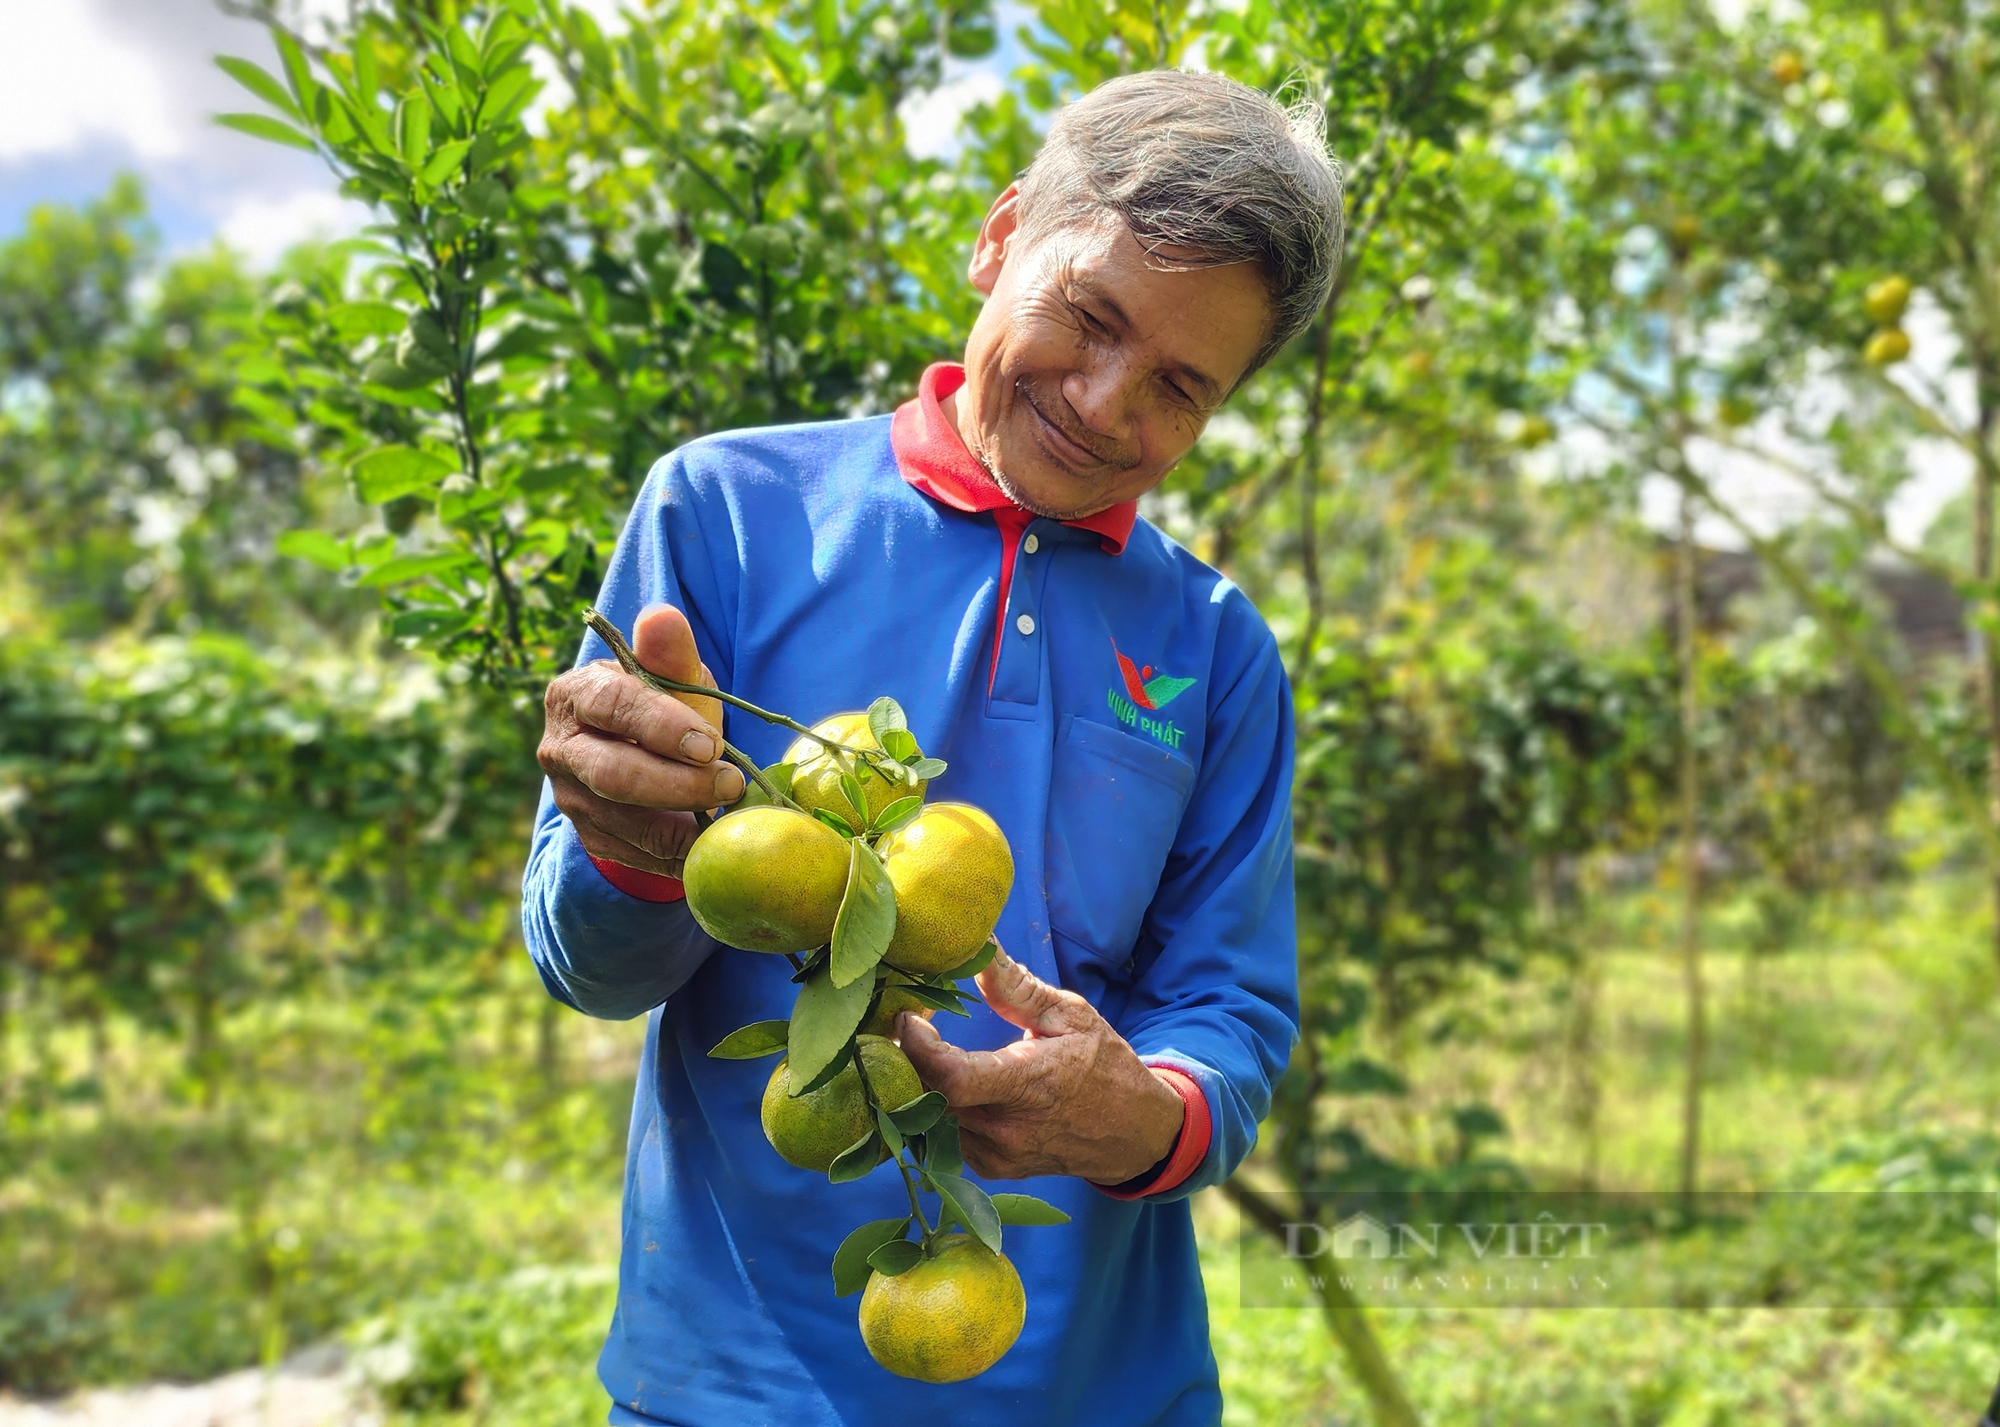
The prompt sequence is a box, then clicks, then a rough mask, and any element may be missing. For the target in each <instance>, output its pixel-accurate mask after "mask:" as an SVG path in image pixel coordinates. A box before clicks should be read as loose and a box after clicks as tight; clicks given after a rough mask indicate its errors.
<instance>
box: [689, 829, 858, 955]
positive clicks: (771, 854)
mask: <svg viewBox="0 0 2000 1427" xmlns="http://www.w3.org/2000/svg"><path fill="white" fill-rule="evenodd" d="M848 858H849V854H848V851H847V839H846V838H844V837H842V836H841V835H840V834H839V833H837V832H835V831H834V830H833V829H832V828H830V827H828V826H827V825H826V824H825V823H823V822H821V821H819V820H818V819H817V818H810V817H807V816H806V815H805V814H804V813H801V812H795V811H793V810H792V809H791V808H778V807H772V806H770V805H769V804H760V805H758V806H755V807H748V808H742V809H739V810H738V811H736V812H733V813H726V814H724V815H723V816H722V817H719V818H717V819H716V820H715V822H714V823H713V824H712V825H711V826H710V827H709V828H708V829H706V830H705V831H704V832H703V833H702V835H701V836H700V837H698V838H696V839H695V840H694V846H693V847H691V848H689V849H688V855H687V862H686V864H685V865H684V867H683V868H682V870H681V885H682V886H683V887H684V888H685V889H686V891H687V905H688V910H689V911H690V912H692V913H693V914H694V919H695V921H697V922H699V923H700V924H701V929H702V930H703V931H705V932H707V933H708V934H709V935H710V936H712V937H714V938H715V939H716V940H717V941H719V942H721V943H722V944H723V945H724V946H733V947H736V948H738V949H739V950H742V951H774V952H785V951H811V950H812V949H813V948H814V947H816V946H824V945H825V944H826V943H827V942H828V941H829V940H831V939H832V937H833V920H834V918H835V917H836V916H838V915H839V914H840V899H841V897H842V896H843V895H844V894H845V893H846V891H847V867H848Z"/></svg>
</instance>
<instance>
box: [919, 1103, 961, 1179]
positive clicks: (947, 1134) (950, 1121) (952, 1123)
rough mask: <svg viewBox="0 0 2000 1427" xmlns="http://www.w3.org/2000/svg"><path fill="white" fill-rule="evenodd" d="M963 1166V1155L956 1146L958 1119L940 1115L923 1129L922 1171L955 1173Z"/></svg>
mask: <svg viewBox="0 0 2000 1427" xmlns="http://www.w3.org/2000/svg"><path fill="white" fill-rule="evenodd" d="M964 1168H965V1156H964V1155H963V1154H962V1153H960V1151H959V1148H958V1121H957V1120H956V1119H955V1118H953V1117H952V1116H950V1115H940V1116H938V1118H937V1123H936V1124H934V1125H932V1126H931V1127H930V1128H929V1129H928V1130H926V1131H924V1172H925V1173H926V1174H957V1173H958V1172H959V1171H960V1170H961V1169H964Z"/></svg>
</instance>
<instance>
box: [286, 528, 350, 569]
mask: <svg viewBox="0 0 2000 1427" xmlns="http://www.w3.org/2000/svg"><path fill="white" fill-rule="evenodd" d="M278 553H279V554H280V555H289V556H291V557H292V558H293V559H294V560H306V561H309V562H311V563H312V564H315V565H317V566H319V567H320V568H321V569H322V570H336V571H338V570H345V569H346V568H347V564H348V557H347V547H346V546H345V545H343V544H342V543H341V542H340V541H338V540H335V539H334V538H333V537H332V536H331V535H328V534H327V533H326V532H325V531H324V530H287V531H286V532H285V533H284V534H283V535H280V536H279V537H278Z"/></svg>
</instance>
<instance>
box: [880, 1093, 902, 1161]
mask: <svg viewBox="0 0 2000 1427" xmlns="http://www.w3.org/2000/svg"><path fill="white" fill-rule="evenodd" d="M875 1128H876V1129H877V1130H879V1131H880V1132H881V1134H882V1143H883V1144H885V1145H887V1146H888V1147H889V1154H890V1157H891V1158H893V1157H895V1156H896V1155H899V1154H901V1153H902V1152H903V1132H902V1131H901V1130H899V1129H897V1128H896V1122H895V1121H894V1120H893V1119H891V1118H890V1116H889V1112H888V1111H887V1110H884V1109H883V1108H882V1107H881V1106H880V1105H877V1106H876V1107H875Z"/></svg>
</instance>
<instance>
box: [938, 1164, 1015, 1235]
mask: <svg viewBox="0 0 2000 1427" xmlns="http://www.w3.org/2000/svg"><path fill="white" fill-rule="evenodd" d="M931 1184H932V1185H933V1186H935V1187H936V1189H937V1192H938V1193H939V1194H941V1195H943V1196H944V1197H945V1199H946V1200H947V1201H949V1202H950V1204H951V1207H952V1209H953V1210H954V1211H955V1212H956V1213H957V1215H958V1222H959V1223H961V1224H963V1225H965V1227H966V1228H967V1229H969V1230H971V1231H972V1237H973V1238H975V1239H977V1240H979V1242H980V1243H982V1244H984V1245H986V1247H987V1248H989V1249H991V1250H993V1252H994V1253H996V1254H997V1253H999V1252H1000V1212H999V1211H998V1210H997V1209H995V1208H994V1207H993V1201H992V1200H991V1199H989V1198H987V1197H986V1191H985V1190H983V1189H981V1188H980V1187H979V1186H978V1185H976V1184H974V1183H973V1182H972V1181H971V1180H969V1179H966V1178H963V1177H962V1176H960V1175H956V1174H940V1173H938V1172H937V1171H935V1170H933V1171H932V1172H931Z"/></svg>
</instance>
